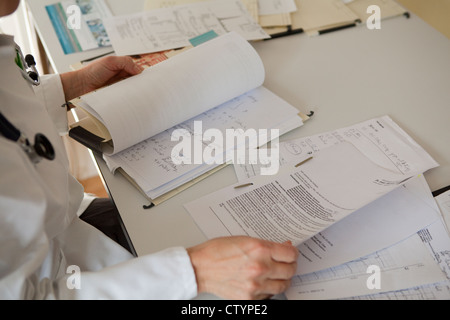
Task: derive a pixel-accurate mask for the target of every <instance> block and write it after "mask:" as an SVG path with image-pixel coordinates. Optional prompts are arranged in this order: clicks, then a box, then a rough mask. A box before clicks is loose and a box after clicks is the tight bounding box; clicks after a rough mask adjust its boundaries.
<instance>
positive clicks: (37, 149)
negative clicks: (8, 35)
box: [0, 45, 55, 164]
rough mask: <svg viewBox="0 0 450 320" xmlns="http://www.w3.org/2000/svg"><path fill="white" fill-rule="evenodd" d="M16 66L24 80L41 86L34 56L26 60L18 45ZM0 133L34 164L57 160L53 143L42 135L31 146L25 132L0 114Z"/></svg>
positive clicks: (37, 135) (35, 138)
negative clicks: (17, 146) (19, 148)
mask: <svg viewBox="0 0 450 320" xmlns="http://www.w3.org/2000/svg"><path fill="white" fill-rule="evenodd" d="M16 52H17V56H16V64H17V65H18V66H19V68H20V70H21V72H22V75H23V76H24V78H25V79H26V80H27V81H29V82H30V83H31V84H33V85H35V86H38V85H39V84H40V80H39V73H38V72H37V70H36V62H35V61H34V58H33V56H32V55H30V54H29V55H27V56H26V57H25V58H24V57H23V55H22V51H21V50H20V47H19V46H17V45H16ZM0 133H1V134H2V135H3V136H4V137H5V138H7V139H9V140H11V141H14V142H16V143H17V144H19V145H20V147H21V148H22V150H23V151H24V152H25V153H26V154H27V156H28V157H29V158H30V160H31V162H32V163H34V164H37V163H39V162H40V161H41V160H42V159H47V160H53V159H55V150H54V149H53V146H52V144H51V142H50V141H49V140H48V139H47V137H46V136H45V135H43V134H42V133H37V134H36V135H35V136H34V144H31V143H30V141H29V140H28V138H27V137H26V136H25V134H24V133H23V132H20V130H19V129H17V128H16V127H15V126H14V125H13V124H12V123H11V122H9V120H8V119H6V117H5V116H4V115H3V114H2V113H1V112H0Z"/></svg>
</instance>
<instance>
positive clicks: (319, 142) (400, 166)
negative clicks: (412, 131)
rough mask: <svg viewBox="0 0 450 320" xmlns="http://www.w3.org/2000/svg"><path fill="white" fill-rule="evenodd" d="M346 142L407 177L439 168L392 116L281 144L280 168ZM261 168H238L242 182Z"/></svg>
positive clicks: (278, 149) (243, 166) (249, 166)
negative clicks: (412, 173) (422, 170)
mask: <svg viewBox="0 0 450 320" xmlns="http://www.w3.org/2000/svg"><path fill="white" fill-rule="evenodd" d="M343 141H347V142H350V143H352V144H353V145H354V146H355V147H356V148H358V150H360V151H361V152H362V153H363V154H365V155H366V156H367V157H368V158H369V159H371V160H372V161H373V162H375V163H376V164H378V165H380V166H382V167H384V168H386V169H389V170H393V171H396V172H400V173H403V174H407V173H408V172H410V171H420V168H424V167H428V166H430V167H436V166H438V164H437V162H436V161H434V160H433V159H432V158H431V157H430V155H429V154H428V153H427V152H426V151H425V150H424V149H423V148H422V147H421V146H420V145H419V144H418V143H417V142H415V141H414V140H413V139H412V138H411V137H410V136H409V135H408V134H407V133H406V132H405V131H404V130H403V129H402V128H400V126H398V125H397V124H396V123H395V122H394V121H393V120H392V119H391V118H390V117H389V116H387V115H385V116H382V117H378V118H374V119H370V120H367V121H363V122H360V123H357V124H355V125H352V126H348V127H344V128H339V129H337V130H333V131H328V132H324V133H320V134H317V135H313V136H309V137H305V138H299V139H295V140H290V141H284V142H280V144H279V146H276V148H277V151H279V154H280V157H279V158H280V166H283V165H286V164H289V163H299V162H300V161H302V160H303V159H306V158H308V157H310V156H311V155H314V153H315V152H318V151H320V150H322V149H323V148H327V147H330V146H333V145H336V144H339V143H341V142H343ZM261 167H263V168H264V165H261V164H249V163H246V164H240V165H239V164H235V165H234V169H235V172H236V176H237V178H238V180H239V181H245V180H246V179H248V178H250V177H252V176H254V175H259V174H260V171H261Z"/></svg>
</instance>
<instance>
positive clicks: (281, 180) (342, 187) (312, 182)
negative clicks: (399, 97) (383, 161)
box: [185, 142, 430, 245]
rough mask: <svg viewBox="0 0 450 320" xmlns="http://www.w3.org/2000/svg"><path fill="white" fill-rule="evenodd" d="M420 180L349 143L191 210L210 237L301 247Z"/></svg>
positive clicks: (229, 189)
mask: <svg viewBox="0 0 450 320" xmlns="http://www.w3.org/2000/svg"><path fill="white" fill-rule="evenodd" d="M429 168H430V167H427V168H423V169H424V171H425V170H428V169H429ZM414 176H417V172H409V173H408V174H406V175H405V174H402V173H400V172H394V171H391V170H387V169H385V168H383V167H380V166H378V165H376V164H375V163H373V162H372V161H371V160H370V159H369V158H367V157H366V156H365V155H364V154H362V153H361V152H360V151H358V149H357V148H355V147H354V146H353V145H352V144H351V143H348V142H343V143H340V144H337V145H335V146H333V147H329V148H325V149H323V150H321V152H318V153H316V154H315V155H314V158H313V159H312V160H310V161H307V162H306V163H304V164H302V165H301V166H299V167H294V166H289V167H288V168H286V167H285V168H282V170H281V171H280V173H279V174H278V175H276V176H257V177H254V178H253V179H251V180H248V181H249V182H250V183H252V185H250V186H247V187H244V188H235V187H236V186H239V185H240V184H236V185H234V186H230V187H227V188H224V189H222V190H219V191H217V192H214V193H212V194H210V195H207V196H205V197H202V198H200V199H198V200H195V201H193V202H191V203H188V204H186V205H185V208H186V209H187V210H188V212H189V213H190V214H191V216H192V217H193V218H194V220H195V221H196V223H197V224H198V225H199V227H200V229H201V230H202V231H203V232H204V233H205V235H206V236H207V237H208V238H214V237H217V236H225V235H230V234H232V235H249V236H253V237H258V238H262V239H268V240H272V241H277V242H284V241H286V240H290V241H291V242H292V243H293V244H295V245H299V244H301V243H302V242H304V241H306V240H307V239H309V238H310V237H312V236H314V235H316V234H317V233H319V232H321V231H323V230H325V229H326V228H328V227H329V226H331V225H332V224H334V223H336V222H337V221H340V220H341V219H343V218H344V217H346V216H348V215H349V214H351V213H353V212H354V211H356V210H358V209H359V208H362V207H363V206H365V205H367V204H369V203H371V202H373V201H374V200H376V199H378V198H379V197H381V196H383V195H385V194H387V193H389V192H390V191H393V190H394V189H395V188H397V187H399V186H400V185H402V184H403V183H405V182H406V181H407V180H409V179H410V178H412V177H414ZM241 184H242V183H241Z"/></svg>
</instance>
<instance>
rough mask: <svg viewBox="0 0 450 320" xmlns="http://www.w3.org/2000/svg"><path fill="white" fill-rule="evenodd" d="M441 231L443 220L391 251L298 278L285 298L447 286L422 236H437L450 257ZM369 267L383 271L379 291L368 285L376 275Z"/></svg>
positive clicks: (353, 295) (449, 246) (437, 244)
mask: <svg viewBox="0 0 450 320" xmlns="http://www.w3.org/2000/svg"><path fill="white" fill-rule="evenodd" d="M442 232H444V234H445V233H446V232H445V230H444V229H443V228H442V223H441V221H437V222H436V223H434V224H433V225H431V226H430V227H429V228H426V229H423V230H421V231H420V232H419V233H416V234H414V235H412V236H410V237H408V238H406V239H405V240H403V241H401V242H400V243H398V244H395V245H393V246H391V247H389V248H386V249H383V250H379V251H377V252H374V253H372V254H370V255H367V256H364V257H361V258H358V259H355V260H353V261H349V262H347V263H344V264H341V265H339V266H335V267H332V268H329V269H325V270H322V271H318V272H313V273H309V274H305V275H301V276H296V277H294V278H293V281H292V284H291V287H290V288H289V289H288V290H287V291H286V293H285V294H286V297H287V298H288V299H289V300H306V299H339V298H356V297H359V296H364V295H369V294H371V295H373V294H374V293H378V294H381V293H387V292H390V293H391V294H392V292H393V291H398V290H404V289H409V288H414V287H416V288H417V287H419V286H420V287H422V286H427V285H429V284H441V285H442V284H445V283H446V282H448V275H447V274H446V273H445V272H444V271H443V270H442V269H441V266H442V263H441V265H440V264H439V263H438V261H439V260H441V259H440V257H439V258H438V259H433V257H434V255H432V254H430V251H429V250H428V249H427V246H428V245H429V244H428V243H427V242H428V241H426V240H425V241H424V238H423V236H422V235H420V233H426V234H429V235H430V237H431V235H432V237H433V238H434V237H436V239H438V240H436V241H435V243H434V246H435V247H437V248H439V247H440V248H441V249H442V248H445V247H446V250H447V258H449V257H448V252H450V251H449V250H450V242H449V239H448V236H447V238H442V236H443V235H444V234H443V233H442ZM443 251H444V252H445V249H444V250H443ZM369 266H376V267H378V268H379V270H380V273H379V275H380V278H379V279H380V282H379V288H378V289H377V288H372V289H371V288H369V287H368V285H367V282H368V280H369V277H370V276H372V275H373V271H370V272H369V271H368V270H369ZM369 282H370V281H369ZM449 293H450V291H447V293H446V295H441V297H442V296H446V299H449V298H450V295H449ZM407 297H408V296H407V295H405V296H404V298H407Z"/></svg>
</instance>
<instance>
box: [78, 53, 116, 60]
mask: <svg viewBox="0 0 450 320" xmlns="http://www.w3.org/2000/svg"><path fill="white" fill-rule="evenodd" d="M114 52H115V51H111V52H106V53H104V54H101V55H98V56H95V57H92V58H88V59H85V60H81V61H80V62H81V63H84V62H91V61H94V60H95V59H98V58H101V57H104V56H107V55H109V54H113V53H114Z"/></svg>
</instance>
